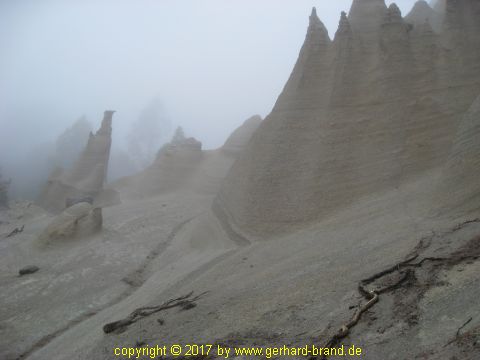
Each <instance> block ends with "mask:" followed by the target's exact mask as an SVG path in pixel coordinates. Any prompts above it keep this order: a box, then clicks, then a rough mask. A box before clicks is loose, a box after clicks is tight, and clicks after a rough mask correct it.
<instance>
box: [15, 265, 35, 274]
mask: <svg viewBox="0 0 480 360" xmlns="http://www.w3.org/2000/svg"><path fill="white" fill-rule="evenodd" d="M38 270H40V268H39V267H38V266H35V265H29V266H25V267H23V268H21V269H20V270H19V271H18V274H19V275H20V276H23V275H29V274H33V273H36V272H37V271H38Z"/></svg>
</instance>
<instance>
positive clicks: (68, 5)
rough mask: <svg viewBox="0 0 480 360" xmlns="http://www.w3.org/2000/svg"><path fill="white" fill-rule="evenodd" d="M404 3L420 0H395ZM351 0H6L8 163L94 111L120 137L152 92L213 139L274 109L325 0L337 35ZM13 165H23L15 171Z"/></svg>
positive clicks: (0, 9)
mask: <svg viewBox="0 0 480 360" xmlns="http://www.w3.org/2000/svg"><path fill="white" fill-rule="evenodd" d="M396 3H397V5H399V7H400V8H401V9H402V11H403V13H404V14H406V13H407V12H408V11H409V10H410V9H411V7H412V6H413V4H414V0H400V1H397V2H396ZM350 5H351V0H335V1H331V0H317V1H313V0H283V1H282V0H261V1H259V0H190V1H185V0H183V1H182V0H103V1H101V0H76V1H73V0H0V166H3V167H5V168H6V170H7V171H5V172H8V168H11V167H12V164H14V163H15V162H16V159H18V158H20V157H24V156H26V154H30V153H31V149H32V148H33V147H34V146H35V145H38V144H42V143H45V142H48V141H53V140H54V139H55V138H56V137H57V136H58V135H59V134H60V133H61V132H62V131H63V130H64V129H65V128H67V127H69V126H70V125H71V124H72V123H73V122H74V121H75V120H76V119H78V118H79V117H80V116H81V115H83V114H85V115H86V116H87V118H88V119H89V121H90V122H91V123H92V124H93V125H94V128H97V127H98V124H99V122H100V120H101V118H102V114H103V111H104V110H105V109H114V110H117V113H116V114H115V117H114V146H115V147H124V145H125V138H126V136H127V133H128V131H129V129H130V128H131V126H132V125H131V124H132V123H134V122H135V121H136V120H137V118H138V116H139V114H140V113H141V111H142V109H144V108H145V107H146V106H147V105H148V103H149V102H150V101H151V100H152V99H154V98H160V99H161V101H162V103H163V106H164V108H165V109H166V112H167V113H168V116H169V118H170V119H171V121H172V122H173V123H174V124H177V125H182V126H183V127H184V129H185V131H186V133H187V134H188V135H192V136H195V137H196V138H197V139H199V140H200V141H202V142H203V144H204V147H205V148H215V147H218V146H220V145H221V144H222V143H223V142H224V141H225V139H226V137H227V136H228V135H229V134H230V133H231V131H232V130H233V129H234V128H236V127H237V126H239V125H240V124H241V123H242V122H243V121H244V120H245V119H246V118H248V117H250V116H251V115H253V114H260V115H262V116H266V115H267V114H268V113H269V112H270V110H271V108H272V106H273V105H274V103H275V100H276V98H277V96H278V95H279V93H280V91H281V90H282V87H283V86H284V84H285V82H286V80H287V78H288V76H289V74H290V72H291V70H292V68H293V65H294V63H295V61H296V59H297V56H298V52H299V49H300V47H301V45H302V43H303V40H304V38H305V31H306V27H307V25H308V16H309V14H310V11H311V8H312V7H313V6H315V7H316V8H317V12H318V15H319V17H320V18H321V20H322V21H323V22H324V23H325V25H326V26H327V28H328V30H329V33H330V36H331V37H333V34H334V33H335V30H336V27H337V24H338V20H339V17H340V12H341V11H342V10H344V11H348V9H349V7H350ZM12 172H13V171H12ZM7 175H8V174H7Z"/></svg>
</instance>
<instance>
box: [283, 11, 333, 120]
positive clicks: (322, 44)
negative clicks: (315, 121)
mask: <svg viewBox="0 0 480 360" xmlns="http://www.w3.org/2000/svg"><path fill="white" fill-rule="evenodd" d="M330 45H331V40H330V37H329V36H328V31H327V28H326V27H325V25H324V24H323V23H322V22H321V21H320V19H319V18H318V16H317V10H316V9H315V8H313V9H312V12H311V15H310V18H309V25H308V29H307V35H306V37H305V41H304V43H303V46H302V48H301V50H300V54H299V57H298V60H297V62H296V64H295V67H294V69H293V72H292V74H291V75H290V78H289V80H288V81H287V84H286V85H285V87H284V89H283V92H282V94H281V95H280V97H279V99H278V101H277V103H276V105H275V108H274V111H276V110H281V109H282V108H284V107H285V106H287V107H288V106H292V102H296V101H297V100H298V99H299V98H303V95H300V94H301V91H303V90H302V89H305V90H306V91H307V92H308V93H310V94H311V96H312V98H313V97H315V96H316V95H315V94H314V93H313V91H314V89H315V88H316V87H317V83H318V81H322V80H325V79H323V77H324V71H325V69H326V68H327V65H326V62H327V61H328V59H327V58H328V52H329V48H330ZM312 104H315V103H313V99H312ZM316 105H317V104H315V105H313V106H316ZM293 106H296V105H293Z"/></svg>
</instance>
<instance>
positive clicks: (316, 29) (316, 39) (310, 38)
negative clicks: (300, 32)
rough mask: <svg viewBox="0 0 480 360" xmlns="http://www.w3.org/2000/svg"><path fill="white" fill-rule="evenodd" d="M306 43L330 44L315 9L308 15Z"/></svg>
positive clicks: (325, 29)
mask: <svg viewBox="0 0 480 360" xmlns="http://www.w3.org/2000/svg"><path fill="white" fill-rule="evenodd" d="M306 42H310V43H314V44H318V45H321V44H323V45H324V44H328V43H329V42H330V38H329V36H328V30H327V28H326V27H325V25H324V24H323V23H322V22H321V21H320V19H319V18H318V16H317V9H316V8H315V7H314V8H313V9H312V13H311V15H310V24H309V26H308V31H307V37H306Z"/></svg>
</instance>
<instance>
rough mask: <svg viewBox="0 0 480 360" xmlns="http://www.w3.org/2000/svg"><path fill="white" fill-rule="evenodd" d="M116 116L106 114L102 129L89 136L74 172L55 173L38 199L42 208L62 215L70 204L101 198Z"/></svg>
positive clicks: (58, 170)
mask: <svg viewBox="0 0 480 360" xmlns="http://www.w3.org/2000/svg"><path fill="white" fill-rule="evenodd" d="M113 113H114V111H105V114H104V118H103V121H102V125H101V127H100V129H99V130H98V131H97V133H96V134H93V133H90V137H89V139H88V143H87V145H86V147H85V150H84V151H83V153H82V154H81V155H80V157H79V159H78V160H77V161H76V162H75V164H74V166H73V167H72V169H71V170H69V171H64V170H63V169H62V168H57V169H55V170H54V171H53V173H52V174H51V176H50V178H49V180H48V182H47V185H46V187H45V189H44V191H43V193H42V194H41V197H40V200H39V204H40V205H41V206H42V207H44V208H45V209H47V210H50V211H53V212H60V211H62V210H63V209H65V207H66V204H67V202H69V203H70V204H71V203H75V202H78V201H76V200H75V199H85V198H90V199H92V200H95V201H96V200H97V199H99V198H101V196H102V195H103V194H102V190H103V185H104V183H105V180H106V174H107V169H108V161H109V157H110V147H111V142H112V138H111V135H112V116H113ZM92 202H93V201H92Z"/></svg>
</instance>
